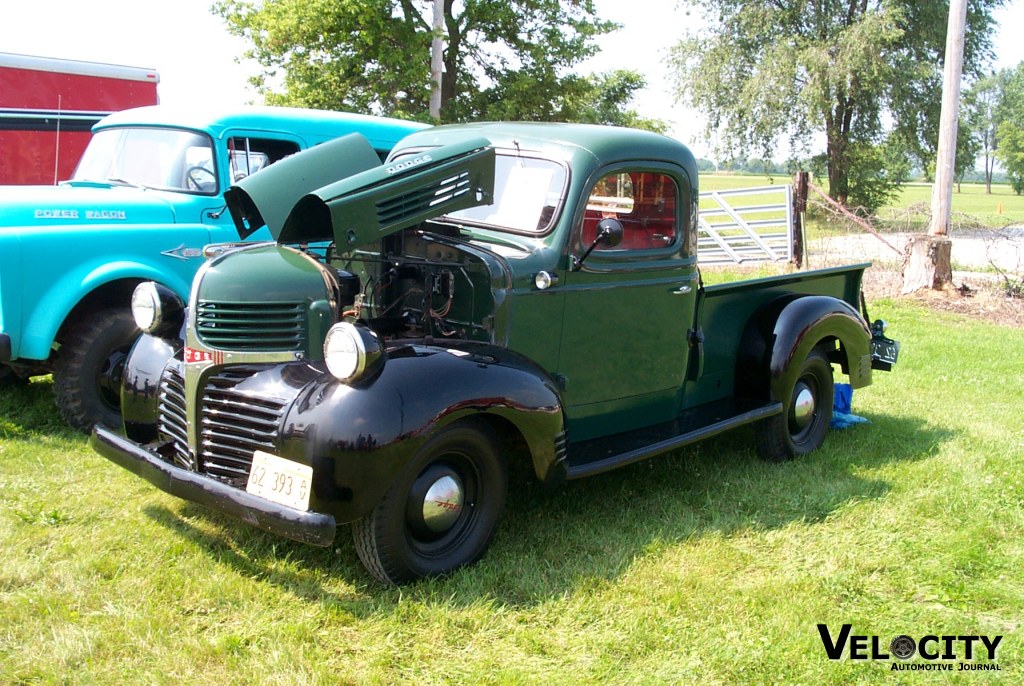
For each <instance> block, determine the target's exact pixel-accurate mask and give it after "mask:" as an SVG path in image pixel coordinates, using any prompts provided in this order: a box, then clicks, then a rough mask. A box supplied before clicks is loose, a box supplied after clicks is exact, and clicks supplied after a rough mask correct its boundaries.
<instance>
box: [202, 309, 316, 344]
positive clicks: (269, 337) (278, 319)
mask: <svg viewBox="0 0 1024 686" xmlns="http://www.w3.org/2000/svg"><path fill="white" fill-rule="evenodd" d="M305 313H306V308H305V305H303V304H302V303H234V302H217V301H212V300H200V301H199V304H198V305H197V306H196V335H198V336H199V339H200V340H201V341H203V342H204V343H205V344H206V345H208V346H209V347H211V348H217V349H221V350H261V351H280V350H302V349H303V348H304V347H305V342H306V327H305Z"/></svg>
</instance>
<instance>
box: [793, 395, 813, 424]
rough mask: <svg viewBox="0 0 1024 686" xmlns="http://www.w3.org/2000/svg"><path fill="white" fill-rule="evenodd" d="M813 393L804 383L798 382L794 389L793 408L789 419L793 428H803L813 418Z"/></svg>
mask: <svg viewBox="0 0 1024 686" xmlns="http://www.w3.org/2000/svg"><path fill="white" fill-rule="evenodd" d="M814 410H815V404H814V393H813V392H812V391H811V389H810V388H808V387H807V386H806V385H805V384H799V385H797V387H796V388H795V389H794V399H793V410H792V413H791V420H792V424H793V428H794V429H796V430H797V431H800V430H801V429H803V428H805V427H806V426H807V425H808V424H810V423H811V419H813V418H814Z"/></svg>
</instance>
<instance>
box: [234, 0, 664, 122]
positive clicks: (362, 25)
mask: <svg viewBox="0 0 1024 686" xmlns="http://www.w3.org/2000/svg"><path fill="white" fill-rule="evenodd" d="M432 5H433V3H432V2H431V1H429V0H220V1H219V2H217V4H216V5H215V6H214V10H215V11H216V12H217V13H218V14H220V15H221V16H223V17H224V19H225V20H226V22H227V25H228V29H229V31H231V32H232V33H234V34H236V35H238V36H241V37H243V38H244V39H246V40H247V41H248V43H249V45H250V48H249V50H248V51H247V53H246V56H247V57H251V58H252V59H254V60H256V62H258V63H259V64H260V65H261V66H262V68H263V73H262V74H261V75H259V76H257V77H256V78H255V79H254V80H253V83H254V85H255V86H256V87H257V88H258V90H259V91H260V92H261V93H262V94H263V95H264V97H265V99H266V101H267V102H268V103H271V104H278V105H294V106H301V107H313V108H318V109H332V110H348V111H354V112H365V113H368V114H378V115H386V116H397V117H404V118H413V119H418V120H422V121H427V120H429V102H430V93H431V80H430V46H431V40H432V37H433V30H432V28H431V24H432V21H433V16H432ZM444 21H445V29H444V41H445V51H444V58H443V59H444V73H443V75H442V84H441V121H442V122H456V121H467V120H473V119H517V120H534V121H570V120H576V121H590V122H595V123H609V124H623V125H639V126H642V127H644V128H651V129H655V130H657V129H659V128H662V129H663V128H664V124H662V123H660V122H657V121H654V120H648V119H643V118H641V117H639V116H638V115H637V114H636V113H635V112H632V111H630V110H628V109H627V105H628V103H629V100H630V99H631V98H632V96H633V94H634V93H635V92H636V91H637V90H638V89H639V88H642V87H643V85H644V82H643V78H642V77H641V76H640V75H639V74H636V73H634V72H612V73H610V74H605V75H601V76H596V77H589V78H586V77H581V76H578V75H576V74H573V73H572V71H573V69H574V67H576V66H577V65H578V64H579V63H580V62H581V61H583V60H585V59H586V58H588V57H590V56H592V55H593V54H595V53H596V52H597V51H598V49H599V48H598V46H597V43H596V39H597V38H598V37H600V36H601V35H603V34H606V33H608V32H610V31H612V30H614V29H615V28H616V25H615V24H613V23H612V22H607V21H603V20H600V19H598V18H597V17H596V16H595V9H594V4H593V0H573V1H571V2H559V1H558V0H513V1H508V0H466V1H465V2H461V3H458V4H456V3H453V2H451V1H448V2H446V3H445V9H444Z"/></svg>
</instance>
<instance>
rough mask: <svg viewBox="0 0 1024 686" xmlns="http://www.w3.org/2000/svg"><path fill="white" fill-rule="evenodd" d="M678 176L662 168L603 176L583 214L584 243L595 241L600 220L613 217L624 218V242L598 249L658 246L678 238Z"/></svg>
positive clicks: (633, 248)
mask: <svg viewBox="0 0 1024 686" xmlns="http://www.w3.org/2000/svg"><path fill="white" fill-rule="evenodd" d="M678 198H679V189H678V187H677V185H676V182H675V180H674V179H673V178H672V177H671V176H668V175H667V174H662V173H660V172H640V171H637V172H615V173H612V174H607V175H605V176H603V177H602V178H601V179H600V180H599V181H598V182H597V183H596V184H594V188H593V190H591V192H590V197H589V198H588V199H587V209H586V212H585V213H584V216H583V231H582V239H583V245H584V246H587V245H590V244H591V243H593V242H594V239H595V237H596V236H597V224H598V222H600V221H601V220H602V219H605V218H609V217H611V218H614V219H618V220H619V221H620V222H622V228H623V230H624V231H623V236H622V243H620V244H619V245H617V246H615V247H614V248H609V247H606V246H598V247H597V248H596V250H598V251H613V250H656V249H658V248H667V247H669V246H670V245H673V244H674V243H675V242H676V236H677V234H678V232H679V226H678V223H679V222H678V219H677V215H676V202H677V200H678Z"/></svg>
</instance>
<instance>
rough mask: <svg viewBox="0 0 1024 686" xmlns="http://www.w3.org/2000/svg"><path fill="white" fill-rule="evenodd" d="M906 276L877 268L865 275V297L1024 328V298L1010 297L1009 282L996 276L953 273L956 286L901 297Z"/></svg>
mask: <svg viewBox="0 0 1024 686" xmlns="http://www.w3.org/2000/svg"><path fill="white" fill-rule="evenodd" d="M902 288H903V274H902V272H901V271H900V270H899V269H895V268H892V267H891V266H880V265H876V266H874V267H873V268H871V269H869V270H867V272H865V274H864V295H865V297H866V298H867V300H868V304H869V305H870V303H871V301H872V300H873V299H877V298H893V299H899V300H905V301H910V302H916V303H918V304H920V305H923V306H925V307H930V308H932V309H934V310H939V311H942V312H955V313H956V314H961V315H964V316H967V317H971V318H972V319H980V320H984V321H987V322H991V323H994V324H1001V325H1004V326H1014V327H1024V298H1021V297H1008V296H1007V295H1006V292H1007V291H1006V287H1005V283H1004V282H1003V281H1002V280H1001V278H1000V277H998V276H997V275H995V274H990V273H973V272H958V271H955V272H953V287H952V288H948V289H945V290H941V291H919V292H918V293H914V294H912V295H900V290H901V289H902Z"/></svg>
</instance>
